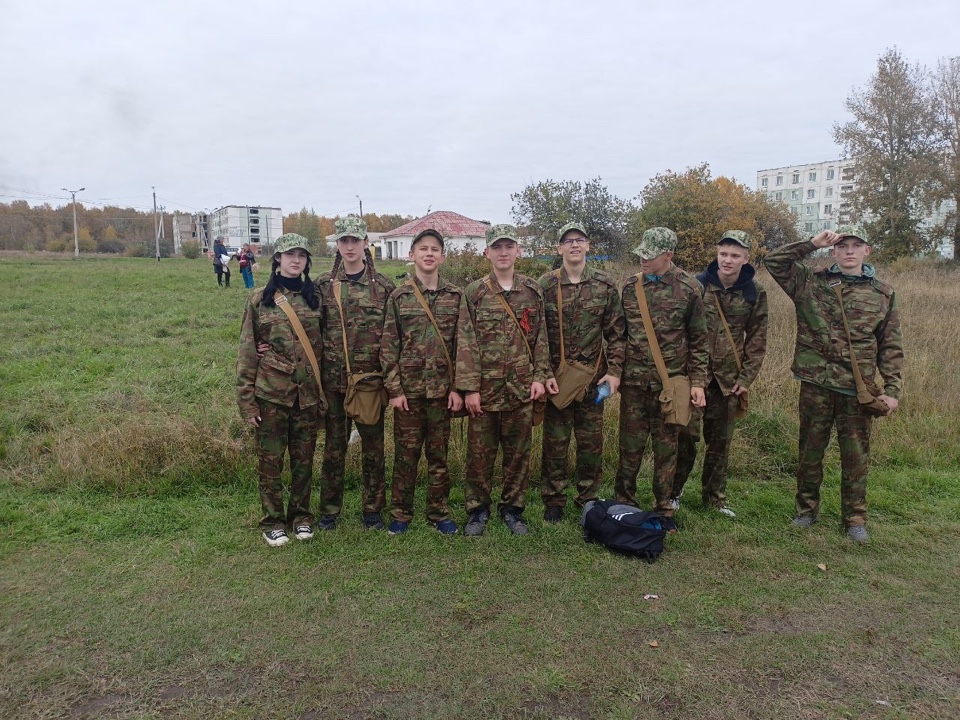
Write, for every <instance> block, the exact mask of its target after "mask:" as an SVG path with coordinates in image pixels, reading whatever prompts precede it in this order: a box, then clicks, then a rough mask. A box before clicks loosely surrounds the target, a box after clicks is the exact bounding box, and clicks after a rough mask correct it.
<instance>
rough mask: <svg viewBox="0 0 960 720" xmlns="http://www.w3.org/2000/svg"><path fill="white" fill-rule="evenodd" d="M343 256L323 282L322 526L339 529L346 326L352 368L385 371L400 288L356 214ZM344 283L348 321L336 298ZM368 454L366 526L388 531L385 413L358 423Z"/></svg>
mask: <svg viewBox="0 0 960 720" xmlns="http://www.w3.org/2000/svg"><path fill="white" fill-rule="evenodd" d="M336 243H337V253H336V257H335V258H334V261H333V269H332V270H331V272H329V273H326V274H324V275H322V276H321V277H320V278H319V279H318V280H317V288H318V292H319V294H320V302H321V318H322V321H323V370H322V372H323V389H324V391H325V392H326V395H327V404H328V405H329V410H328V411H327V416H326V421H325V423H324V428H325V431H326V439H325V442H324V447H323V466H322V468H321V474H320V495H321V501H322V516H321V518H320V521H319V523H318V527H319V528H320V529H322V530H333V529H334V528H335V527H336V523H337V517H338V516H339V515H340V511H341V509H342V506H343V484H344V472H345V470H346V458H347V437H348V435H349V428H348V422H347V415H346V412H345V411H344V407H343V403H344V399H345V397H346V391H347V363H346V357H345V355H344V349H343V328H346V335H347V347H348V348H349V352H350V369H351V372H354V373H362V372H380V369H381V368H380V336H381V333H382V332H383V316H384V312H385V310H386V306H387V300H388V299H389V297H390V293H392V292H393V290H394V284H393V283H392V282H391V281H390V280H389V279H388V278H387V277H386V276H384V275H381V274H380V273H378V272H377V271H376V268H375V267H374V265H373V256H372V255H371V253H370V248H369V241H368V240H367V224H366V223H365V222H364V221H363V219H362V218H359V217H357V216H356V215H348V216H347V217H346V218H343V219H340V220H337V224H336ZM338 285H339V287H340V293H341V304H342V306H343V320H341V316H340V310H339V308H338V306H337V301H336V299H335V297H334V290H335V288H336V287H337V286H338ZM357 430H358V431H359V433H360V441H361V446H362V451H363V487H362V489H363V501H362V502H363V507H362V514H363V524H364V526H365V527H367V528H369V529H382V528H383V519H382V517H381V515H380V513H381V511H382V510H383V508H384V505H385V504H386V478H385V475H384V472H385V470H384V448H383V413H381V414H380V419H379V420H378V421H377V422H376V423H374V424H372V425H365V424H362V423H357Z"/></svg>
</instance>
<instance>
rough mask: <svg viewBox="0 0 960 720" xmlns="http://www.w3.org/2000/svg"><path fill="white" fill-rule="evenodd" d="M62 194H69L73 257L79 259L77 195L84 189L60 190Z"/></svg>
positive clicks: (63, 188)
mask: <svg viewBox="0 0 960 720" xmlns="http://www.w3.org/2000/svg"><path fill="white" fill-rule="evenodd" d="M60 189H61V190H63V191H64V192H68V193H70V197H71V199H72V202H73V256H74V257H80V235H79V234H78V232H77V193H78V192H83V191H84V190H86V188H80V189H79V190H67V189H66V188H65V187H62V188H60Z"/></svg>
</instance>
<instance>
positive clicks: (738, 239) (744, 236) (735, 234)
mask: <svg viewBox="0 0 960 720" xmlns="http://www.w3.org/2000/svg"><path fill="white" fill-rule="evenodd" d="M724 240H733V242H735V243H736V244H737V245H739V246H740V247H742V248H745V249H747V250H749V249H750V234H749V233H746V232H744V231H743V230H727V231H726V232H725V233H724V234H723V237H722V238H720V242H721V243H722V242H723V241H724ZM717 244H719V243H717Z"/></svg>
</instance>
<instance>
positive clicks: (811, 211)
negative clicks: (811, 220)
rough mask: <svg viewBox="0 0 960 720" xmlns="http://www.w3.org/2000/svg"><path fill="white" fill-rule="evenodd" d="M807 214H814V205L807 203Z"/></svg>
mask: <svg viewBox="0 0 960 720" xmlns="http://www.w3.org/2000/svg"><path fill="white" fill-rule="evenodd" d="M807 215H813V205H807Z"/></svg>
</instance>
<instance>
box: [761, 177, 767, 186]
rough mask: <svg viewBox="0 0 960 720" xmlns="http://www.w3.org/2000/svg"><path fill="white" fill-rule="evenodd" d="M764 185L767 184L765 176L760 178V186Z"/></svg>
mask: <svg viewBox="0 0 960 720" xmlns="http://www.w3.org/2000/svg"><path fill="white" fill-rule="evenodd" d="M766 186H767V179H766V178H762V179H761V180H760V187H766Z"/></svg>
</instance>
